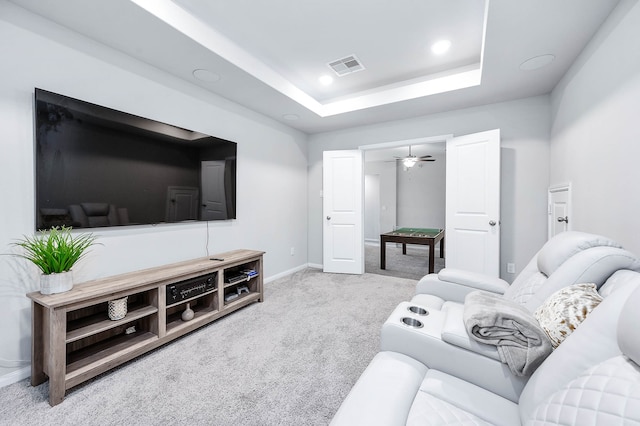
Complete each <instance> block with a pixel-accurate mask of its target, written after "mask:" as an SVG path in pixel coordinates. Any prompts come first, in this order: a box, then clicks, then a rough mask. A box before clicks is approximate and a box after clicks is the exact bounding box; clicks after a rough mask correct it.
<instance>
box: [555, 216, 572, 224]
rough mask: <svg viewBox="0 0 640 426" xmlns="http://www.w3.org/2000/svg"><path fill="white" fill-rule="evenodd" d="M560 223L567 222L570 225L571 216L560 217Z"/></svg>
mask: <svg viewBox="0 0 640 426" xmlns="http://www.w3.org/2000/svg"><path fill="white" fill-rule="evenodd" d="M558 222H566V223H567V224H568V223H569V216H565V217H559V218H558Z"/></svg>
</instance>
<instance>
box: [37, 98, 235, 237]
mask: <svg viewBox="0 0 640 426" xmlns="http://www.w3.org/2000/svg"><path fill="white" fill-rule="evenodd" d="M35 126H36V129H35V131H36V158H35V172H36V229H49V228H51V227H53V226H63V225H64V226H72V227H73V228H96V227H104V226H125V225H146V224H159V223H175V222H185V221H196V220H202V221H209V220H228V219H235V218H236V154H237V144H236V143H235V142H231V141H228V140H224V139H220V138H216V137H213V136H208V135H204V134H202V133H198V132H194V131H191V130H186V129H182V128H179V127H175V126H171V125H169V124H165V123H160V122H157V121H154V120H149V119H146V118H142V117H138V116H135V115H131V114H128V113H125V112H121V111H116V110H113V109H110V108H106V107H102V106H99V105H95V104H91V103H88V102H84V101H81V100H78V99H73V98H70V97H67V96H63V95H59V94H55V93H51V92H48V91H45V90H41V89H36V90H35Z"/></svg>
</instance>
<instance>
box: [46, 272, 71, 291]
mask: <svg viewBox="0 0 640 426" xmlns="http://www.w3.org/2000/svg"><path fill="white" fill-rule="evenodd" d="M72 288H73V273H72V272H71V271H67V272H60V273H53V274H42V275H40V293H42V294H54V293H63V292H65V291H69V290H71V289H72Z"/></svg>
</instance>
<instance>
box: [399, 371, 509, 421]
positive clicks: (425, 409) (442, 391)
mask: <svg viewBox="0 0 640 426" xmlns="http://www.w3.org/2000/svg"><path fill="white" fill-rule="evenodd" d="M519 423H520V415H519V412H518V405H517V404H516V403H514V402H512V401H509V400H508V399H506V398H502V397H501V396H498V395H496V394H494V393H492V392H489V391H487V390H486V389H484V388H481V387H480V386H476V385H474V384H471V383H469V382H467V381H465V380H461V379H459V378H457V377H455V376H452V375H450V374H446V373H443V372H441V371H438V370H433V369H431V370H429V371H428V372H427V374H426V375H425V378H424V380H423V381H422V384H421V385H420V389H419V390H418V393H417V395H416V397H415V399H414V401H413V405H412V406H411V411H410V412H409V418H408V421H407V425H430V426H432V425H458V424H459V425H462V424H464V425H487V424H490V425H505V426H507V425H510V426H511V425H517V424H519Z"/></svg>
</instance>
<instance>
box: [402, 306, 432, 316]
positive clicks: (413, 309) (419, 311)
mask: <svg viewBox="0 0 640 426" xmlns="http://www.w3.org/2000/svg"><path fill="white" fill-rule="evenodd" d="M407 310H409V311H410V312H413V313H414V314H417V315H429V311H427V310H426V309H425V308H421V307H420V306H409V307H408V308H407Z"/></svg>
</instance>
